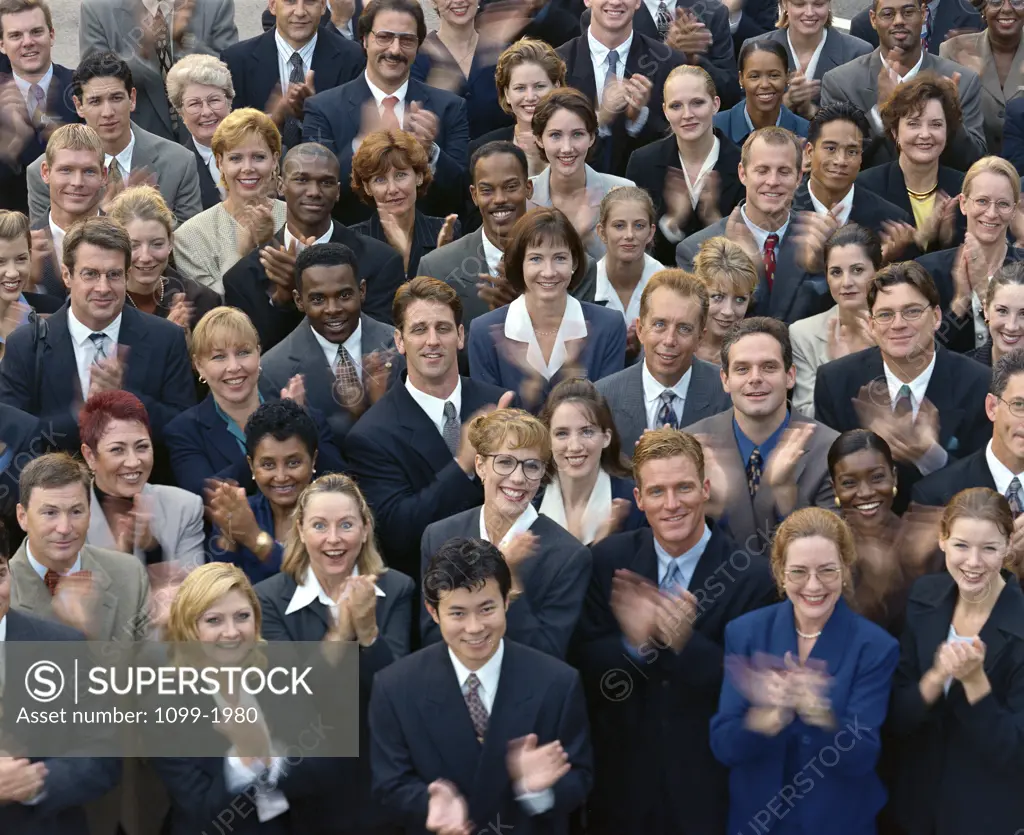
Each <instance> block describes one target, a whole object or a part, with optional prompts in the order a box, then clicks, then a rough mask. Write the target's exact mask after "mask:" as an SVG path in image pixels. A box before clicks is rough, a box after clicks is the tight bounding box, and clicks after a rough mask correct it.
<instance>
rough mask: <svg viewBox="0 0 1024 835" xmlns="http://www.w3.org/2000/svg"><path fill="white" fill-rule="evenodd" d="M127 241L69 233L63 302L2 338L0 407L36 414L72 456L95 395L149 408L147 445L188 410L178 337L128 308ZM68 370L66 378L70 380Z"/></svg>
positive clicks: (100, 226)
mask: <svg viewBox="0 0 1024 835" xmlns="http://www.w3.org/2000/svg"><path fill="white" fill-rule="evenodd" d="M131 261H132V242H131V239H130V238H129V237H128V233H127V232H126V231H125V230H124V228H123V227H122V226H120V225H119V224H117V223H115V222H114V221H112V220H110V219H109V218H105V217H94V218H90V219H88V220H84V221H82V222H80V223H77V224H75V225H74V226H73V227H72V228H71V229H70V230H69V231H68V233H67V236H66V237H65V238H64V264H63V277H64V284H65V285H66V286H67V288H68V295H69V303H68V304H67V305H65V306H64V307H62V308H61V309H60V310H59V311H57V312H56V313H54V314H53V315H52V316H50V318H49V319H47V320H46V327H45V328H39V327H38V326H37V325H36V323H34V322H29V323H28V324H26V325H22V326H21V327H20V328H18V329H17V330H16V331H15V332H14V333H13V334H11V336H10V337H8V339H7V346H6V350H5V352H4V361H3V363H2V365H0V403H6V404H7V405H9V406H14V407H16V408H18V409H21V410H22V411H25V412H28V413H29V414H33V415H38V416H39V417H40V419H41V420H42V421H43V422H44V423H46V424H47V425H48V426H49V427H50V430H51V431H52V433H53V438H54V443H55V445H56V446H58V447H59V448H60V449H63V450H66V451H68V452H72V453H77V452H78V451H79V447H80V445H81V442H80V440H79V435H78V412H79V410H80V409H81V407H82V404H83V403H84V402H85V401H86V400H87V399H88V398H89V397H91V396H92V395H94V394H97V393H98V392H101V391H115V390H118V389H123V390H125V391H130V392H131V393H132V394H134V395H135V396H136V397H138V398H139V399H140V400H141V401H142V402H143V404H144V405H145V406H146V411H147V412H148V413H149V420H150V424H151V427H152V430H153V440H154V441H156V442H157V443H159V442H160V440H161V438H162V434H163V428H164V426H166V425H167V423H168V422H169V421H170V420H171V419H172V418H174V417H175V416H177V415H178V414H179V413H180V412H183V411H184V410H185V409H187V408H189V407H190V406H193V405H195V402H196V401H195V396H196V395H195V391H196V389H195V381H194V378H193V377H192V368H191V363H190V362H189V356H188V349H187V348H186V347H185V331H184V330H183V329H182V328H180V327H178V326H177V325H176V324H174V323H173V322H169V321H167V320H165V319H161V318H160V317H158V316H153V315H151V314H149V313H143V312H142V311H140V310H136V309H135V308H134V307H132V306H131V305H125V292H126V284H127V276H128V270H129V269H130V267H131ZM72 371H73V373H72Z"/></svg>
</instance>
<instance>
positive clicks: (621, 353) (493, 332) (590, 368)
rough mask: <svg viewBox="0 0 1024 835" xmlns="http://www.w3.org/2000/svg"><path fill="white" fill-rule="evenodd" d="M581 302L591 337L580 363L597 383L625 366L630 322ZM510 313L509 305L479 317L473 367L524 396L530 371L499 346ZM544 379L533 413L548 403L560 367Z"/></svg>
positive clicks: (472, 341)
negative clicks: (525, 370)
mask: <svg viewBox="0 0 1024 835" xmlns="http://www.w3.org/2000/svg"><path fill="white" fill-rule="evenodd" d="M580 304H581V305H583V317H584V319H585V320H586V322H587V337H586V340H585V344H584V346H583V350H582V351H581V352H580V356H579V359H578V360H577V364H578V365H581V366H582V367H583V371H584V376H586V377H587V379H589V380H593V381H594V382H597V381H598V380H600V379H601V378H602V377H607V376H608V375H609V374H614V373H615V372H616V371H621V370H622V369H623V368H625V366H626V324H625V322H624V321H623V319H622V314H621V313H619V312H617V311H615V310H609V309H608V308H606V307H602V306H601V305H599V304H592V303H590V302H580ZM506 316H508V305H507V304H506V305H504V306H502V307H499V308H498V309H497V310H492V311H490V312H488V313H485V314H484V315H483V316H478V317H477V319H476V320H475V322H476V324H474V325H473V328H472V330H470V332H469V368H470V372H471V373H472V375H473V378H474V379H476V380H483V381H484V382H487V383H490V384H491V385H495V386H501V387H502V388H503V389H504V390H506V391H516V392H519V393H520V395H522V394H523V383H524V382H525V381H526V379H527V378H526V374H525V373H524V372H523V370H522V369H520V368H519V366H517V365H515V364H514V363H513V362H512V361H511V360H510V359H509V358H508V357H507V356H506V355H505V353H504V352H503V351H502V350H501V349H500V348H499V342H500V341H504V339H505V336H504V334H505V318H506ZM538 376H539V375H538ZM540 379H541V380H543V385H542V386H541V390H540V392H539V393H537V398H539V399H537V398H534V399H533V400H532V401H531V402H527V403H525V405H524V408H526V409H529V410H530V411H532V412H537V411H539V410H540V408H541V407H542V406H543V405H544V401H545V400H547V397H548V394H549V393H550V392H551V389H552V388H554V387H555V385H556V384H557V383H558V382H559V381H560V380H561V379H562V372H561V370H559V371H558V372H556V373H555V375H554V376H553V377H552V378H551V379H550V380H544V379H543V378H542V377H541V378H540ZM524 400H526V397H524Z"/></svg>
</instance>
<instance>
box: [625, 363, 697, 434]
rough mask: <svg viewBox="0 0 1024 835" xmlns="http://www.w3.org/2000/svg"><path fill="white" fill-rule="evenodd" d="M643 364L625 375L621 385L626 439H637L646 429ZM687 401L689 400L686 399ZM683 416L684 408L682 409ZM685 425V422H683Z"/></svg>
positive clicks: (633, 367) (639, 364) (637, 365)
mask: <svg viewBox="0 0 1024 835" xmlns="http://www.w3.org/2000/svg"><path fill="white" fill-rule="evenodd" d="M643 363H644V360H643V359H641V360H640V361H639V362H638V363H637V364H636V365H634V366H632V367H631V368H630V370H629V372H628V373H627V374H626V379H625V382H624V383H623V392H622V394H623V397H622V411H621V412H620V414H621V415H622V416H623V417H624V418H625V420H624V429H625V431H624V432H623V433H622V434H623V435H624V436H626V437H628V438H639V437H640V436H641V435H643V433H644V430H645V429H646V428H647V402H646V400H644V380H643ZM686 399H687V400H689V399H690V398H689V397H687V398H686ZM684 415H685V408H684ZM684 423H685V420H684Z"/></svg>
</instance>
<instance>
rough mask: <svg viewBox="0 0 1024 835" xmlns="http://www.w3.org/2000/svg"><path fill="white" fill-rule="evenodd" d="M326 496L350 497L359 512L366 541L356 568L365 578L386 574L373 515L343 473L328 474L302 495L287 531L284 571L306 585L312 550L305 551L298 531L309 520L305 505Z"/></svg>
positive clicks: (309, 486) (283, 561)
mask: <svg viewBox="0 0 1024 835" xmlns="http://www.w3.org/2000/svg"><path fill="white" fill-rule="evenodd" d="M325 493H336V494H338V495H341V496H348V497H349V498H350V499H352V501H353V502H354V503H355V506H356V507H357V508H358V509H359V516H360V518H361V519H362V522H363V525H365V526H366V529H367V536H366V542H365V543H363V550H362V551H360V552H359V556H358V557H356V567H357V568H358V569H359V573H360V574H362V575H364V576H365V575H369V574H373V575H375V576H377V577H379V576H380V575H381V574H383V573H384V572H385V571H387V570H388V569H387V566H386V565H384V558H383V557H382V556H381V555H380V551H379V550H377V537H376V533H375V530H374V521H373V513H372V512H371V511H370V506H369V505H368V504H367V503H366V498H365V497H364V496H363V493H362V491H361V490H360V489H359V487H358V485H357V484H356V483H355V482H354V481H353V480H352V479H351V478H349V477H348V476H347V475H342V474H341V473H328V474H327V475H323V476H320V478H318V479H317V480H316V481H314V482H312V483H310V484H309V485H308V486H307V487H306V489H305V490H303V491H302V493H301V494H300V496H299V499H298V501H297V502H296V503H295V508H294V509H293V510H292V527H291V530H290V531H289V532H288V541H287V543H286V544H285V548H284V557H282V559H281V571H282V572H283V573H284V574H287V575H288V576H289V577H291V578H292V579H293V580H294V581H295V582H296V583H299V584H300V585H301V584H302V583H303V582H305V579H306V570H307V569H308V568H309V551H307V550H306V546H305V544H304V543H303V542H302V538H301V537H300V536H299V531H300V530H301V529H302V523H303V521H304V520H305V518H306V506H307V505H308V504H309V500H310V499H312V498H313V497H314V496H319V495H323V494H325Z"/></svg>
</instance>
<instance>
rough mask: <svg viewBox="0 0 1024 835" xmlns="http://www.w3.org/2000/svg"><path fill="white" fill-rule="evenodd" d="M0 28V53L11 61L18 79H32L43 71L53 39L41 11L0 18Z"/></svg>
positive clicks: (1, 16) (17, 13)
mask: <svg viewBox="0 0 1024 835" xmlns="http://www.w3.org/2000/svg"><path fill="white" fill-rule="evenodd" d="M0 29H2V30H3V34H2V35H0V52H3V54H4V55H6V56H7V57H8V58H10V60H11V68H12V69H13V70H14V72H15V73H17V74H18V76H19V77H21V78H24V79H31V78H34V77H35V76H37V75H39V74H41V73H45V72H46V70H47V69H48V68H49V66H50V51H51V50H52V49H53V43H54V37H55V36H54V31H53V29H51V28H50V27H49V26H47V25H46V15H45V14H44V13H43V10H42V9H40V8H35V9H26V10H25V11H23V12H15V13H14V14H5V15H0Z"/></svg>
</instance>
